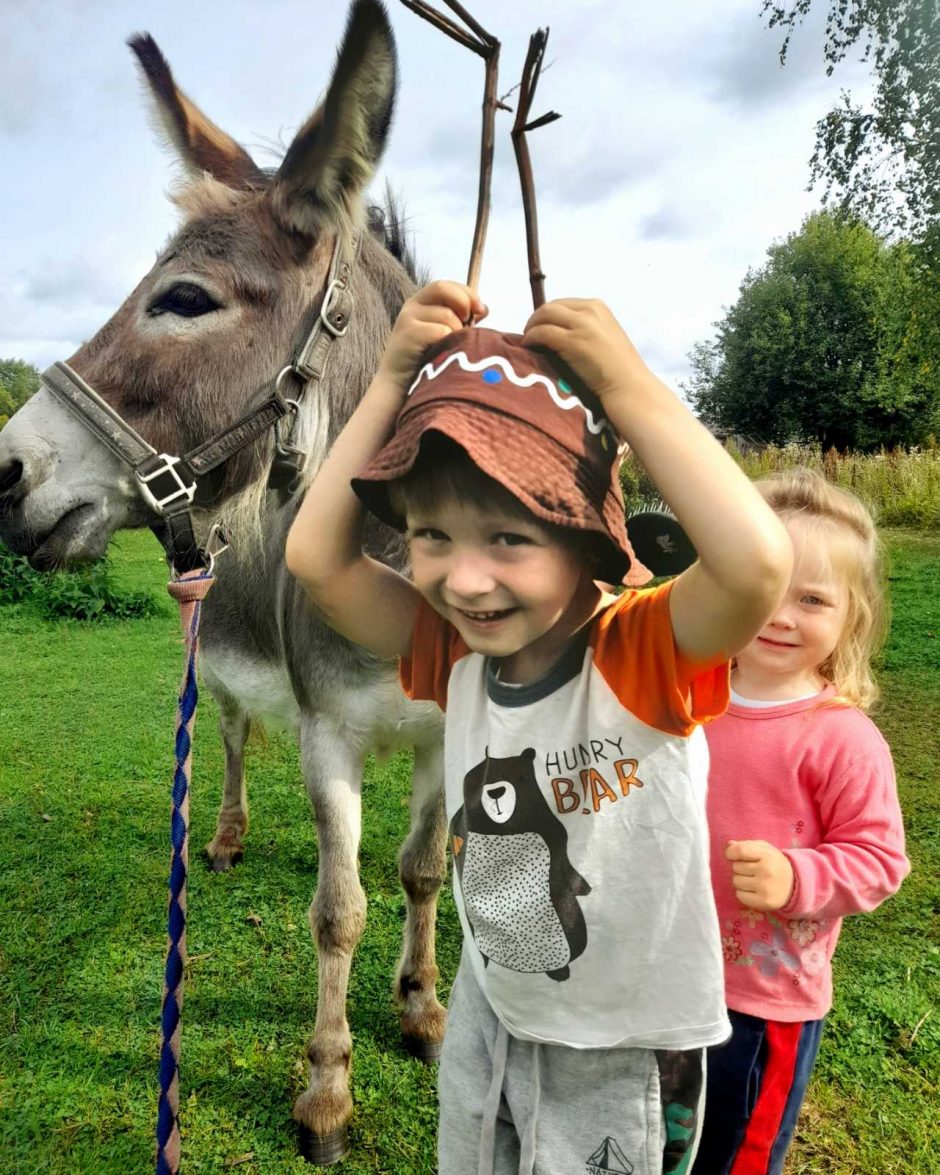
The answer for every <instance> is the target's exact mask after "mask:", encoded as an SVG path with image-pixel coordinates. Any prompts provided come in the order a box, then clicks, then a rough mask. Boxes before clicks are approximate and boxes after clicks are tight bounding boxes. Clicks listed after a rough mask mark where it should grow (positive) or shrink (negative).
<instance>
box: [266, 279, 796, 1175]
mask: <svg viewBox="0 0 940 1175" xmlns="http://www.w3.org/2000/svg"><path fill="white" fill-rule="evenodd" d="M484 313H485V307H483V306H482V304H481V303H480V302H479V301H478V299H476V298H475V296H474V295H473V294H472V293H471V291H470V290H468V289H467V288H466V287H463V286H459V285H456V284H454V283H447V282H438V283H435V284H434V285H432V286H429V287H427V288H426V289H424V290H422V291H420V292H419V293H418V294H417V295H415V297H414V298H412V299H411V300H410V301H409V302H408V303H406V305H405V307H404V308H403V310H402V312H401V314H400V316H399V319H398V321H397V323H396V325H395V328H394V330H393V332H392V335H391V337H390V339H389V343H388V345H387V348H386V351H385V354H384V356H383V359H382V363H381V365H380V368H379V371H378V373H377V374H376V377H375V380H374V381H373V383H372V385H371V386H370V388H369V390H368V391H367V393H366V395H365V397H364V399H363V401H362V403H361V405H360V406H359V408H358V409H357V410H356V412H355V413H354V415H353V417H352V418H351V420H350V422H349V424H348V425H347V427H346V429H345V430H344V431H343V433H342V434H341V435H340V437H339V438H338V440H337V442H336V444H335V445H334V447H333V449H332V450H331V452H330V455H329V457H328V458H327V460H326V462H325V463H324V465H323V467H322V468H321V470H320V472H319V473H318V475H317V477H316V479H315V481H314V482H313V484H312V485H311V488H310V490H309V491H308V494H307V497H306V499H305V501H304V504H303V505H302V507H301V510H300V512H299V514H298V516H297V519H296V521H295V523H294V525H293V527H292V529H291V532H290V535H289V538H288V549H287V559H288V565H289V567H290V568H291V570H292V571H293V572H294V574H295V575H297V576H298V578H299V579H300V580H301V581H302V582H303V584H304V585H305V587H306V588H307V590H308V592H309V593H310V595H311V597H312V599H313V600H314V602H315V603H316V605H317V607H318V608H319V609H320V610H321V612H322V613H323V614H324V615H325V616H326V617H327V619H328V620H329V621H330V623H331V624H333V625H334V626H335V627H336V628H337V629H338V630H339V631H340V632H342V633H343V634H344V635H345V636H347V637H349V638H350V639H352V640H353V641H355V642H357V643H359V644H361V645H364V646H365V647H366V648H369V649H372V650H373V651H374V652H375V653H377V654H379V655H382V656H386V657H397V658H399V659H400V664H401V680H402V685H403V687H404V689H405V690H406V692H407V693H408V694H409V696H411V697H413V698H422V699H432V700H434V701H436V702H437V703H438V705H439V706H440V707H441V709H442V710H444V712H445V739H444V751H445V777H446V778H445V786H446V806H447V817H448V821H449V828H450V843H451V849H452V853H453V857H454V865H455V868H454V890H455V898H456V902H457V908H458V912H459V915H460V920H461V925H462V928H463V931H464V950H463V957H462V960H461V965H460V970H459V972H458V976H457V979H456V981H455V984H454V988H453V991H452V993H451V1000H450V1005H449V1022H448V1029H447V1037H446V1039H445V1043H444V1052H443V1056H442V1061H441V1073H440V1115H441V1117H440V1133H439V1160H440V1172H441V1175H463V1173H464V1172H466V1173H467V1175H470V1173H471V1172H473V1173H477V1172H490V1171H498V1172H500V1173H503V1172H510V1171H523V1172H526V1173H528V1172H538V1173H539V1175H549V1173H556V1172H557V1173H558V1175H562V1173H564V1175H568V1173H570V1172H572V1171H580V1170H588V1169H590V1166H591V1164H592V1163H593V1164H594V1166H599V1165H601V1160H602V1159H603V1162H604V1163H605V1164H606V1163H607V1162H608V1160H609V1159H610V1156H611V1155H613V1156H614V1158H615V1159H616V1161H618V1162H621V1163H622V1164H623V1169H624V1170H630V1171H633V1172H634V1173H635V1175H654V1173H655V1175H659V1172H660V1171H684V1170H686V1169H687V1165H688V1163H689V1161H690V1158H691V1156H692V1154H693V1153H694V1150H695V1146H696V1141H697V1136H698V1129H699V1120H700V1109H701V1097H702V1092H703V1080H702V1073H703V1049H704V1047H705V1046H707V1045H709V1044H714V1043H716V1042H717V1041H720V1040H723V1039H724V1038H725V1036H726V1035H727V1032H728V1025H727V1020H726V1016H725V1010H724V1000H723V988H722V965H721V957H720V950H719V937H718V929H717V922H716V917H715V911H714V904H713V901H712V897H711V892H710V882H709V874H708V852H707V833H706V826H705V815H704V801H705V774H706V769H707V756H706V753H705V745H704V738H703V735H702V732H701V729H700V727H701V724H702V723H703V722H707V721H709V720H710V719H711V718H713V717H715V716H717V715H718V714H720V713H721V712H722V710H723V709H724V707H725V706H726V704H727V698H728V660H729V658H730V657H731V656H733V655H734V653H736V652H737V651H738V650H739V649H740V648H742V647H743V646H744V645H745V644H747V642H748V641H750V640H751V639H752V638H753V637H754V636H755V634H756V633H757V632H758V631H759V630H760V628H761V626H762V624H763V623H764V621H765V619H766V618H767V616H768V615H769V614H770V612H771V610H772V609H773V607H774V605H775V604H776V602H777V600H778V598H779V596H780V595H781V593H782V591H783V589H784V586H785V584H786V582H787V578H788V575H789V569H790V568H789V562H790V548H789V543H788V540H787V536H786V533H785V531H784V530H783V527H782V526H781V524H780V523H779V521H778V520H777V519H775V518H774V516H773V514H772V513H771V512H770V510H769V509H768V508H767V506H766V505H765V503H764V502H763V501H762V500H761V498H760V496H759V495H758V494H757V493H756V492H755V491H753V489H752V488H751V486H750V483H749V482H748V481H747V479H746V478H745V477H744V475H743V474H742V473H741V472H740V471H739V470H738V469H737V467H736V466H735V465H734V463H733V462H732V461H731V459H730V458H729V457H728V456H727V454H726V453H725V452H724V451H723V450H722V449H721V448H720V446H719V445H718V444H717V443H716V442H715V441H714V439H713V438H712V437H711V436H710V435H709V434H708V432H707V431H706V430H705V429H704V428H703V427H702V426H701V425H700V424H699V423H698V422H697V421H695V419H694V418H693V417H692V416H691V415H690V414H689V413H688V411H687V410H686V409H685V408H684V406H683V405H682V404H681V403H680V402H679V401H678V400H677V399H676V397H675V396H674V395H673V394H672V393H671V392H670V391H669V389H668V388H666V387H665V386H664V385H663V384H662V383H661V382H660V381H659V380H658V379H656V377H655V376H653V375H652V373H651V372H650V371H649V370H648V368H647V367H646V366H645V364H644V363H643V361H642V360H641V359H640V357H639V355H638V354H637V352H636V351H635V349H634V348H633V346H632V344H631V343H630V341H629V339H627V337H626V335H625V334H624V333H623V331H622V330H621V329H620V327H619V325H618V324H617V322H616V321H615V320H614V318H613V316H612V315H611V314H610V312H609V310H607V308H606V307H605V306H604V305H603V304H602V303H599V302H593V301H580V300H574V299H568V300H563V301H559V302H553V303H548V304H547V305H545V306H543V307H541V308H540V309H539V310H538V311H536V313H535V314H534V315H533V316H532V317H531V318H530V320H529V322H528V324H527V326H526V330H525V333H524V334H523V335H522V336H518V335H503V334H499V333H498V332H495V331H489V330H483V329H480V328H471V329H462V324H463V323H464V322H466V321H468V320H469V319H470V318H471V317H473V318H475V319H479V318H480V317H482V315H483V314H484ZM421 363H423V366H421V367H420V370H418V368H419V364H421ZM621 438H622V439H623V440H624V441H627V442H629V444H630V445H631V446H632V447H633V448H634V450H635V451H636V453H637V456H638V457H639V459H640V460H641V461H642V462H643V464H644V465H645V466H646V468H647V470H648V472H649V474H650V476H651V477H652V478H653V480H654V481H655V483H656V484H657V486H658V488H659V489H660V491H661V493H662V495H663V497H664V499H665V500H666V502H667V503H668V504H669V506H670V507H671V508H672V509H673V511H674V512H675V514H676V516H677V518H678V519H679V521H680V523H682V525H683V526H684V527H685V529H686V531H687V533H688V534H689V536H690V538H691V539H692V541H693V543H694V544H695V546H696V548H697V550H698V553H699V559H698V561H697V562H696V563H695V564H694V565H693V566H692V567H690V568H689V569H688V570H687V571H685V572H684V573H683V574H682V575H681V576H679V577H678V578H677V579H676V580H673V581H671V582H670V583H667V584H665V585H662V586H660V587H659V588H656V589H654V590H652V591H643V592H640V591H633V590H628V591H625V592H624V593H622V594H621V595H620V596H617V597H614V596H611V595H609V594H606V593H605V592H604V591H602V590H601V588H600V587H599V586H598V581H601V582H605V583H619V582H621V581H623V580H624V579H625V578H626V582H628V583H629V582H631V580H632V581H633V582H636V581H642V579H643V569H641V568H640V567H639V566H638V565H637V564H636V562H635V560H634V559H633V556H632V550H631V547H630V543H629V540H628V537H627V531H626V527H625V521H624V512H623V501H622V497H621V494H620V486H619V465H620V457H621V454H622V444H621ZM363 504H364V505H365V506H366V507H367V508H368V509H369V510H370V511H371V512H372V513H373V514H375V515H376V516H378V517H379V518H380V519H382V520H383V521H385V522H388V523H390V524H391V525H393V526H397V527H398V528H399V529H404V530H405V533H406V535H407V541H408V547H409V552H410V558H411V569H412V578H411V579H410V580H409V579H406V578H404V577H403V576H401V575H398V574H397V573H396V572H394V571H392V570H391V569H389V568H388V567H386V566H385V565H383V564H381V563H379V562H377V561H375V560H373V559H371V558H370V557H369V556H367V555H366V554H365V553H364V551H363V548H362V533H363V519H364V512H363ZM598 748H600V750H598ZM569 753H570V759H571V763H570V765H569V761H568V756H569ZM627 1163H629V1164H630V1165H629V1166H627V1165H625V1164H627ZM611 1169H618V1168H616V1167H614V1168H611Z"/></svg>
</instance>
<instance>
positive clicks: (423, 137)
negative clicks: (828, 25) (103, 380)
mask: <svg viewBox="0 0 940 1175" xmlns="http://www.w3.org/2000/svg"><path fill="white" fill-rule="evenodd" d="M638 9H639V10H638ZM758 10H759V4H756V3H755V0H674V2H673V3H672V4H670V5H659V6H652V5H644V6H624V7H619V8H618V7H615V6H613V5H610V4H609V3H604V2H601V0H596V2H589V3H579V4H577V5H572V4H568V3H563V2H562V0H517V2H516V3H514V4H513V6H512V7H510V6H508V5H505V4H497V3H495V0H489V2H487V3H484V2H483V0H481V3H480V4H479V6H478V10H475V13H476V15H478V17H479V19H480V20H481V22H482V23H483V24H484V25H486V26H488V27H491V28H492V30H493V31H494V32H495V33H496V34H497V35H500V36H501V37H502V39H503V51H502V78H501V84H500V91H501V92H504V91H506V90H508V89H509V88H510V86H512V85H513V84H514V83H515V82H516V81H517V80H518V73H519V69H520V67H521V63H522V60H523V57H524V54H525V48H526V44H527V42H528V36H529V33H530V32H531V31H532V30H533V29H535V28H536V27H537V26H538V25H540V24H545V23H547V24H549V25H550V26H551V37H550V41H549V51H548V58H549V60H550V61H552V62H553V64H552V67H551V69H550V70H549V71H548V72H547V73H545V74H544V76H543V79H542V82H541V85H540V88H539V92H538V95H537V97H536V102H535V107H534V110H535V113H542V112H543V111H545V110H548V109H555V110H558V111H559V112H560V113H561V114H562V118H561V120H560V121H558V122H556V123H554V124H552V125H551V126H548V127H546V128H544V129H543V130H540V131H537V132H535V133H534V134H533V135H532V136H531V142H530V146H531V150H532V156H533V162H534V166H535V177H536V185H537V189H538V193H539V216H540V223H541V244H542V257H543V263H544V265H545V268H546V272H547V274H548V283H547V288H548V293H549V296H561V295H566V294H579V295H587V294H596V295H597V296H601V297H604V298H605V299H606V300H607V301H608V302H610V304H611V306H612V307H613V308H614V310H615V312H616V313H617V314H618V315H619V316H620V317H621V319H622V321H623V323H624V325H625V327H626V329H627V330H628V332H629V333H630V334H631V335H632V336H633V337H634V339H635V341H636V342H637V343H638V345H639V346H640V348H641V350H643V351H644V352H645V353H646V354H647V355H648V356H649V357H650V361H651V362H652V363H653V364H654V366H656V367H657V369H658V370H659V371H660V372H661V373H663V374H664V375H667V376H668V377H670V378H671V379H673V380H674V381H678V379H680V378H682V377H683V376H684V375H685V374H686V372H687V361H686V355H687V353H688V350H689V349H690V347H691V346H692V345H693V343H695V342H696V341H698V340H700V339H702V338H704V337H707V336H708V335H709V334H710V333H711V324H712V322H713V321H714V320H715V319H717V318H718V317H719V316H720V314H721V308H722V306H723V305H725V304H728V303H729V302H731V301H733V300H734V298H735V296H736V292H737V286H738V284H739V282H740V280H741V278H742V277H743V276H744V272H745V270H746V269H747V267H748V266H749V265H756V264H760V263H761V261H762V260H763V256H764V253H765V250H766V248H767V246H768V245H769V244H770V242H771V240H772V239H773V238H774V237H775V236H780V235H782V234H784V233H786V232H789V231H792V230H794V229H795V228H797V227H798V225H799V223H800V220H801V218H802V216H803V215H804V214H805V213H806V212H807V211H808V210H809V209H810V208H811V207H813V205H814V200H813V199H812V198H811V197H810V196H809V195H808V194H807V193H806V192H805V191H804V187H805V184H806V179H807V173H808V169H807V164H806V160H807V159H808V156H809V155H810V153H811V150H812V143H813V133H814V132H813V128H814V124H815V121H816V119H817V118H819V117H820V115H821V114H823V113H824V112H825V110H826V109H828V106H829V104H830V103H831V100H832V98H833V96H834V95H835V94H836V93H837V91H838V88H839V84H840V82H841V81H844V80H845V79H838V78H837V79H835V80H828V81H827V79H826V78H825V76H824V68H823V63H822V59H821V44H822V42H821V36H822V34H821V31H820V30H819V29H818V28H817V27H815V26H809V27H807V28H806V29H805V30H801V31H800V32H799V33H798V34H797V36H796V37H795V39H794V43H793V49H792V51H791V54H792V56H791V61H790V64H788V66H787V67H786V70H784V71H782V72H781V71H780V69H779V66H778V63H777V56H776V55H777V50H778V48H779V42H780V35H779V32H778V31H774V32H768V31H767V30H766V29H765V28H764V27H763V25H762V23H761V20H760V17H759V11H758ZM390 14H391V17H392V20H393V23H394V27H395V30H396V35H397V37H398V43H399V58H400V70H401V87H400V93H399V103H398V112H397V117H396V122H395V127H394V131H393V137H392V140H391V144H390V148H389V151H388V153H387V158H386V160H385V161H384V162H385V168H384V171H383V174H385V173H387V174H388V175H389V176H390V178H391V180H392V183H393V185H394V186H395V188H396V189H397V190H398V191H399V192H400V193H401V194H402V196H403V197H404V200H405V203H406V206H407V210H408V214H409V219H410V225H411V227H412V229H413V231H414V236H415V241H416V245H417V250H418V255H419V260H421V261H423V262H425V263H426V264H427V265H429V267H430V268H431V270H432V272H433V273H434V274H435V275H436V276H443V275H448V276H450V275H456V276H458V277H459V276H462V275H463V274H464V273H465V272H466V264H467V256H468V253H469V248H470V237H471V233H472V228H473V217H474V209H475V204H476V179H477V160H478V150H479V109H480V100H481V97H482V83H483V69H482V64H481V62H480V60H479V59H478V58H477V57H475V56H474V55H473V54H471V53H469V52H468V51H466V50H464V49H462V48H461V47H460V46H458V45H456V44H454V43H452V42H450V41H448V40H447V39H445V38H444V37H443V36H442V35H441V34H440V33H438V32H436V31H435V30H434V29H432V28H431V27H430V26H428V25H426V24H424V23H423V22H421V21H420V20H419V19H418V18H417V17H415V16H414V15H413V14H411V13H409V12H407V11H406V10H405V9H404V8H402V7H399V6H394V7H391V6H390ZM344 20H345V10H344V6H343V5H341V4H338V3H334V4H320V5H317V6H315V7H314V9H311V7H310V4H309V0H270V2H269V3H267V4H265V5H258V4H257V3H255V2H254V0H232V2H230V3H226V4H222V2H221V0H205V2H204V3H203V4H201V5H199V6H196V7H195V8H194V7H193V6H192V4H189V3H184V2H183V0H159V2H158V0H89V2H88V3H86V4H81V5H80V4H78V3H77V0H62V2H61V3H59V4H57V5H56V11H55V18H54V19H53V18H52V14H51V13H49V12H46V14H44V13H43V9H42V8H41V6H34V5H7V6H5V10H4V16H3V22H4V25H3V29H2V33H3V35H4V44H5V58H6V60H7V61H8V63H12V62H21V63H22V62H25V63H27V73H26V76H25V77H24V71H23V68H22V67H19V72H18V73H16V74H15V75H14V74H13V73H11V72H10V71H9V70H8V72H7V73H6V75H5V77H4V78H3V79H2V80H0V108H4V109H5V111H6V113H5V118H4V120H2V121H0V150H2V151H3V156H4V160H5V165H6V167H7V169H8V170H7V174H8V175H12V176H13V177H15V182H14V183H12V184H9V183H8V184H7V185H5V186H4V188H3V190H2V192H0V257H2V258H3V262H2V264H3V273H4V277H5V281H4V283H2V288H0V336H2V338H0V354H4V353H9V354H18V355H21V356H24V357H29V356H27V355H25V353H24V350H23V348H28V349H31V351H32V354H33V355H36V356H40V357H41V359H40V361H41V362H42V363H45V362H48V361H49V360H50V359H52V358H54V357H55V356H56V354H58V355H59V356H62V355H64V354H67V353H68V352H69V351H70V350H71V349H72V348H73V346H74V344H73V343H72V342H68V341H64V340H75V342H78V341H80V340H81V339H83V338H86V337H88V336H89V335H90V334H91V333H93V332H94V330H95V329H96V328H97V327H98V326H99V325H100V324H101V323H102V322H103V321H104V320H105V319H106V318H107V316H108V315H109V314H110V313H111V312H112V311H113V309H114V308H115V307H116V305H117V304H118V303H119V302H120V301H121V299H122V297H123V296H124V295H126V294H127V293H128V292H129V291H130V289H131V288H132V286H133V284H134V282H135V280H136V279H137V278H138V277H139V276H140V274H141V273H142V272H143V271H144V270H146V268H147V267H148V266H149V264H150V263H151V261H152V258H153V255H154V253H155V252H156V251H157V250H158V249H159V247H160V246H161V245H162V243H163V241H164V239H165V238H166V236H167V234H168V233H169V232H170V231H172V228H173V224H174V219H175V215H174V212H173V210H172V208H171V207H170V205H169V204H168V203H167V202H166V200H165V199H164V196H163V191H164V189H165V188H166V186H167V184H168V183H169V181H170V179H171V178H172V167H171V166H170V162H169V160H168V159H167V157H166V156H165V155H164V154H163V153H162V152H161V150H160V149H159V148H158V147H157V146H156V145H155V142H154V139H153V136H152V134H151V132H150V130H149V126H148V118H147V111H146V107H145V104H144V103H143V102H142V100H141V92H140V86H139V83H138V79H137V77H136V73H135V69H134V67H133V62H132V58H131V54H130V52H129V51H128V50H127V49H126V48H125V46H124V44H123V42H124V40H125V38H126V37H127V36H128V35H129V34H130V33H132V32H134V31H135V30H147V31H150V32H151V33H153V35H154V36H155V37H156V39H157V40H158V42H159V43H160V45H161V48H162V49H163V51H164V52H165V54H166V56H167V58H168V60H169V62H170V64H171V66H172V68H173V70H174V74H175V76H176V78H177V80H178V82H179V84H180V85H181V86H182V87H183V89H185V90H186V91H187V93H188V94H189V95H190V96H191V97H192V98H193V99H194V100H195V101H196V102H198V103H199V104H200V105H201V106H202V107H203V108H204V109H205V111H206V113H207V114H208V115H209V116H210V117H211V118H213V119H214V120H215V121H216V122H218V123H219V124H220V125H221V126H222V127H223V128H224V129H225V130H227V131H228V132H229V133H230V134H232V135H233V136H234V137H235V138H237V139H238V140H239V141H240V142H243V143H245V144H247V145H248V146H249V148H251V147H252V145H258V144H261V145H262V146H261V148H260V149H256V150H255V154H256V156H257V158H258V160H259V162H261V163H263V164H270V163H271V155H270V152H269V151H267V150H265V149H264V146H263V145H264V144H270V143H271V142H272V141H273V140H276V139H277V138H278V137H280V138H281V139H282V140H283V141H284V142H289V141H290V138H291V136H292V134H293V130H294V128H296V127H297V126H298V125H300V123H301V122H302V121H303V120H304V118H305V117H306V115H307V114H308V113H309V111H310V110H311V109H312V108H313V107H314V105H315V104H316V101H317V98H318V96H319V95H320V93H321V92H322V91H323V89H324V87H325V86H326V83H327V81H328V78H329V73H330V69H331V68H332V63H333V59H334V53H335V46H336V45H337V43H338V40H339V37H340V35H341V32H342V27H343V23H344ZM11 68H12V67H11ZM861 76H864V75H863V74H860V73H859V72H858V70H856V72H855V73H854V74H851V77H854V78H856V79H857V78H858V77H861ZM5 99H11V100H10V101H8V102H6V104H5V105H4V100H5ZM510 122H511V117H510V116H509V115H501V116H500V120H499V124H498V126H499V139H498V143H497V158H496V168H495V172H494V185H493V213H492V220H491V228H490V239H489V243H488V250H487V256H486V262H485V267H484V284H483V290H482V292H483V294H484V296H485V297H486V298H487V300H488V301H489V303H490V304H491V306H492V308H493V316H492V317H493V322H494V324H495V325H499V326H502V327H504V328H507V329H511V328H516V329H518V328H519V327H521V326H522V324H523V323H524V321H525V318H526V317H527V315H528V312H529V307H530V303H529V291H528V280H527V270H526V260H525V242H524V233H523V226H522V213H521V207H520V200H519V190H518V180H517V177H516V171H515V163H514V160H513V156H512V151H511V147H510V143H509V135H508V130H509V125H510ZM27 130H28V133H24V132H25V131H27ZM376 190H379V188H378V185H377V186H376ZM60 346H61V348H62V350H59V351H57V350H56V348H58V347H60Z"/></svg>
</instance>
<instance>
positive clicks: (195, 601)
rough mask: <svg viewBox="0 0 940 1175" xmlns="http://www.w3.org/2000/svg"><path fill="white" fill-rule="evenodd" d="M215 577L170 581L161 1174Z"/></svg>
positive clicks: (163, 1174) (171, 1137)
mask: <svg viewBox="0 0 940 1175" xmlns="http://www.w3.org/2000/svg"><path fill="white" fill-rule="evenodd" d="M214 583H215V579H214V578H213V576H212V575H211V574H209V573H208V572H207V571H206V570H205V569H204V568H201V569H199V570H196V571H189V572H187V573H186V574H185V575H182V576H180V578H179V579H174V580H171V581H170V583H168V584H167V585H166V586H167V591H168V592H169V593H170V595H171V596H172V597H173V598H174V600H176V602H177V603H178V604H179V606H180V623H181V624H182V627H183V637H184V640H185V645H186V648H185V653H184V657H185V664H184V669H183V681H182V684H181V685H180V696H179V706H178V708H177V712H176V770H175V772H174V775H173V808H172V812H171V815H170V841H171V845H172V848H171V852H170V899H169V917H168V936H167V938H168V941H167V951H166V973H165V978H164V984H163V1014H162V1028H163V1043H162V1045H161V1046H160V1100H159V1105H158V1109H157V1168H156V1169H157V1175H177V1172H178V1171H179V1165H180V1121H179V1108H180V1098H179V1056H180V1026H181V1025H180V1014H181V1012H182V1008H183V972H184V970H185V967H186V871H187V866H188V862H189V781H190V777H191V775H192V757H193V756H192V734H193V723H194V722H195V718H196V702H197V701H198V699H199V691H198V689H197V687H196V654H197V651H198V641H199V617H200V612H201V610H202V601H203V600H204V599H205V597H206V594H207V593H208V591H209V589H210V588H211V587H212V585H213V584H214Z"/></svg>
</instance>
